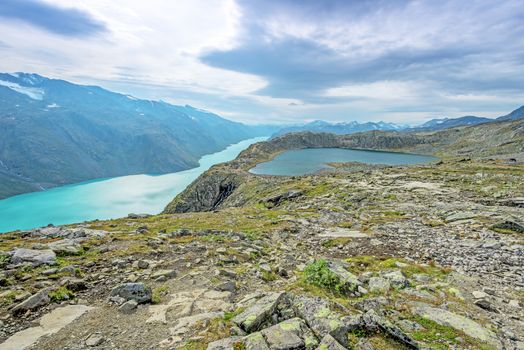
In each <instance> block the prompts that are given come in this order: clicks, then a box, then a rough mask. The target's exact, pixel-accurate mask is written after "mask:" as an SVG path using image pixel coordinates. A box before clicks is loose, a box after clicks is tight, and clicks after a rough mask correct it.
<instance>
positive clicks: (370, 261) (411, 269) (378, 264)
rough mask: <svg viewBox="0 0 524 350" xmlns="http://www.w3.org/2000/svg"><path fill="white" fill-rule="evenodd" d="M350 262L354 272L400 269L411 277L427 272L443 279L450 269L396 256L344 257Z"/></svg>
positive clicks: (431, 275)
mask: <svg viewBox="0 0 524 350" xmlns="http://www.w3.org/2000/svg"><path fill="white" fill-rule="evenodd" d="M346 261H347V262H348V263H350V264H351V270H352V271H353V272H355V273H358V274H360V273H362V272H366V271H369V272H378V271H383V270H387V269H398V270H401V271H402V273H404V275H406V276H407V277H408V278H411V277H412V276H413V275H415V274H427V275H429V276H430V277H433V278H437V279H443V278H444V277H445V276H446V275H447V274H448V273H450V272H451V269H449V268H446V267H438V266H435V265H434V264H431V263H430V264H428V265H420V264H414V263H412V262H409V261H406V260H404V259H397V258H383V257H382V258H381V257H375V256H371V255H360V256H354V257H351V258H348V259H346Z"/></svg>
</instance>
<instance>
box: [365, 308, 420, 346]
mask: <svg viewBox="0 0 524 350" xmlns="http://www.w3.org/2000/svg"><path fill="white" fill-rule="evenodd" d="M362 324H363V326H364V327H365V328H366V330H367V331H369V332H371V333H377V332H382V333H384V334H386V335H388V336H390V337H391V338H393V339H395V340H397V341H399V342H401V343H402V344H404V345H406V346H407V347H409V348H410V349H419V346H418V344H417V342H416V341H415V340H413V339H411V338H410V337H409V336H408V335H406V334H405V333H404V332H402V330H401V329H400V328H398V327H396V326H395V325H393V324H392V323H391V322H389V321H388V320H386V319H385V318H384V317H382V316H379V315H378V314H377V313H376V312H375V310H369V311H368V312H366V313H365V314H364V315H362Z"/></svg>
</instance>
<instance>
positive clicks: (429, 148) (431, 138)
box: [165, 120, 524, 213]
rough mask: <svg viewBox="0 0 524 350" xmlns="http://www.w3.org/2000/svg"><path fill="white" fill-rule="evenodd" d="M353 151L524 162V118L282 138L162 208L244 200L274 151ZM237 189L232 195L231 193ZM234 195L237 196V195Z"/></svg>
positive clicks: (214, 171) (210, 174)
mask: <svg viewBox="0 0 524 350" xmlns="http://www.w3.org/2000/svg"><path fill="white" fill-rule="evenodd" d="M323 147H328V148H329V147H337V148H352V149H371V150H382V151H395V152H411V153H418V154H426V155H435V156H438V157H441V158H443V159H451V160H457V159H461V158H463V157H468V158H469V157H474V158H477V159H486V158H498V159H504V160H506V161H507V160H508V159H512V158H514V159H516V160H518V161H520V162H523V161H524V120H517V121H513V122H494V123H489V124H481V125H476V126H470V127H459V128H452V129H446V130H442V131H435V132H411V133H404V132H385V131H370V132H364V133H356V134H351V135H335V134H315V133H309V132H303V133H296V134H286V135H283V136H281V137H277V138H274V139H271V140H270V141H267V142H261V143H257V144H254V145H251V146H250V147H249V148H248V149H247V150H245V151H244V152H242V153H241V154H240V155H239V156H238V157H237V159H235V160H233V161H231V162H228V163H224V164H219V165H216V166H214V167H213V168H211V169H210V170H208V171H207V172H205V173H204V174H202V175H201V176H200V177H199V178H198V179H197V180H196V181H195V182H193V183H192V184H191V185H190V186H189V187H188V188H187V189H186V190H185V191H184V192H182V193H180V194H179V195H178V196H177V197H176V198H175V199H174V200H173V201H172V202H171V203H170V204H169V205H168V206H167V207H166V209H165V212H166V213H175V212H188V211H206V210H214V209H217V208H218V207H220V206H227V205H238V204H239V203H240V204H242V203H244V201H245V198H246V196H245V193H244V192H242V190H241V188H242V187H243V186H250V184H251V183H252V182H257V181H260V178H259V177H257V176H255V175H253V174H251V173H249V172H248V170H249V169H250V168H252V167H254V166H255V165H256V164H257V163H258V162H262V161H267V160H269V159H271V158H273V157H274V156H276V155H277V154H278V153H280V152H283V151H285V150H289V149H301V148H323ZM237 188H240V190H239V191H238V192H237V193H235V191H234V190H235V189H237ZM237 194H238V196H237Z"/></svg>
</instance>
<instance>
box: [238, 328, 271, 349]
mask: <svg viewBox="0 0 524 350" xmlns="http://www.w3.org/2000/svg"><path fill="white" fill-rule="evenodd" d="M243 343H244V346H245V348H246V350H269V346H268V345H267V342H266V340H265V339H264V336H263V335H262V333H260V332H255V333H251V334H250V335H248V336H246V337H245V338H244V339H243Z"/></svg>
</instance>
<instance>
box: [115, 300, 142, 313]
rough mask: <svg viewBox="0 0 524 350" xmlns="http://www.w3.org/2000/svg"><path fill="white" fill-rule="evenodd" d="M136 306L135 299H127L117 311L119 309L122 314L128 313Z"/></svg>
mask: <svg viewBox="0 0 524 350" xmlns="http://www.w3.org/2000/svg"><path fill="white" fill-rule="evenodd" d="M137 306H138V302H137V301H136V300H128V301H126V302H125V303H123V304H122V305H120V307H119V308H118V311H120V312H121V313H123V314H130V313H132V312H133V311H135V309H136V307H137Z"/></svg>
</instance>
